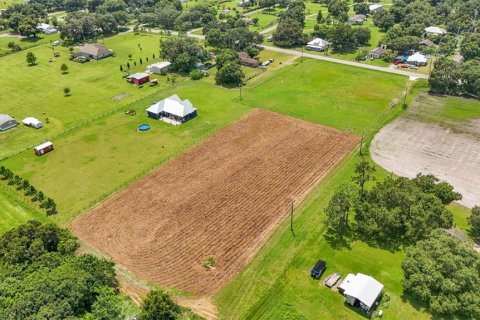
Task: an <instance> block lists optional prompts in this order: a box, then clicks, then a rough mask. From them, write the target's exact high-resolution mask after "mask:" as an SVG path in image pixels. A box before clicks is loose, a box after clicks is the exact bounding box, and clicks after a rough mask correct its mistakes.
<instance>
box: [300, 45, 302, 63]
mask: <svg viewBox="0 0 480 320" xmlns="http://www.w3.org/2000/svg"><path fill="white" fill-rule="evenodd" d="M300 62H303V45H302V57H301V58H300Z"/></svg>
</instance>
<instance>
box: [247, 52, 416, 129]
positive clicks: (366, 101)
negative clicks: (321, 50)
mask: <svg viewBox="0 0 480 320" xmlns="http://www.w3.org/2000/svg"><path fill="white" fill-rule="evenodd" d="M406 81H407V79H406V78H405V77H402V76H394V75H390V74H386V73H381V72H376V71H371V70H365V69H360V68H352V67H348V66H344V65H339V64H333V63H328V62H323V61H317V60H312V59H303V62H300V61H299V60H298V59H297V60H296V62H295V63H294V64H293V65H291V66H287V67H285V68H282V69H281V70H280V71H278V72H277V73H275V74H273V75H272V76H270V77H268V78H267V79H266V80H265V81H264V82H262V83H260V84H259V85H258V86H256V87H254V88H251V89H248V90H245V91H244V92H245V94H244V101H245V103H246V104H248V105H249V106H251V107H256V108H260V107H261V108H267V109H270V110H272V111H277V112H281V113H285V114H288V115H291V116H293V117H297V118H301V119H304V120H308V121H314V122H319V123H322V124H324V125H327V126H330V127H334V128H337V129H340V130H352V131H353V132H356V133H361V132H362V131H363V130H365V129H366V128H367V127H368V126H369V125H370V124H371V123H372V121H373V120H374V119H375V118H376V117H377V116H378V115H379V114H380V113H381V112H382V110H383V109H384V108H385V106H387V105H388V104H389V103H390V102H392V101H393V100H394V99H395V98H399V96H400V94H401V92H402V90H403V88H404V86H405V84H406Z"/></svg>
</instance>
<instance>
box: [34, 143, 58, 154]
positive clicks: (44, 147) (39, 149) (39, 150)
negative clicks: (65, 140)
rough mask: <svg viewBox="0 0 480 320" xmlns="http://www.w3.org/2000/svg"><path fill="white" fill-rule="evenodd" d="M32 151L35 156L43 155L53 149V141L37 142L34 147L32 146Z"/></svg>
mask: <svg viewBox="0 0 480 320" xmlns="http://www.w3.org/2000/svg"><path fill="white" fill-rule="evenodd" d="M33 151H34V152H35V154H36V155H37V156H41V155H44V154H45V153H48V152H50V151H53V143H52V142H50V141H46V142H44V143H41V144H39V145H38V146H36V147H33Z"/></svg>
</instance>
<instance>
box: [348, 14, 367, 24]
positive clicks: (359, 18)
mask: <svg viewBox="0 0 480 320" xmlns="http://www.w3.org/2000/svg"><path fill="white" fill-rule="evenodd" d="M365 20H367V16H366V15H364V14H356V15H354V16H353V17H350V18H348V23H351V24H363V23H364V22H365Z"/></svg>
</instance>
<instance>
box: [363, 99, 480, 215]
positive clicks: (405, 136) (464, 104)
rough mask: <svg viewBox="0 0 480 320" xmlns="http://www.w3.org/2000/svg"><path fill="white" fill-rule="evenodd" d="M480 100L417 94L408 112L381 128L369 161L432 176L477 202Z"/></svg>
mask: <svg viewBox="0 0 480 320" xmlns="http://www.w3.org/2000/svg"><path fill="white" fill-rule="evenodd" d="M479 125H480V102H478V101H474V100H465V99H461V98H453V97H449V98H441V97H434V96H429V95H427V94H420V95H419V96H418V97H417V99H416V100H415V102H414V103H413V104H412V106H411V109H409V111H408V112H407V114H406V115H405V116H404V117H402V118H400V119H398V120H396V121H394V122H393V123H391V124H389V125H388V126H386V127H385V128H383V129H382V130H381V131H380V132H379V133H378V134H377V136H376V137H375V139H374V140H373V142H372V144H371V152H372V158H373V159H374V160H375V162H376V163H378V164H379V165H381V166H382V167H384V168H385V169H386V170H388V171H392V172H393V173H395V174H398V175H401V176H407V177H413V176H415V175H416V174H417V173H419V172H422V173H425V174H427V173H431V174H433V175H435V176H436V177H438V178H439V179H441V180H445V181H447V182H449V183H450V184H452V185H453V186H454V188H455V190H456V191H458V192H460V193H461V194H462V195H463V199H462V200H461V201H460V203H461V204H463V205H465V206H467V207H472V206H474V205H476V204H479V203H480V189H479V188H478V181H480V170H479V168H480V126H479Z"/></svg>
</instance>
